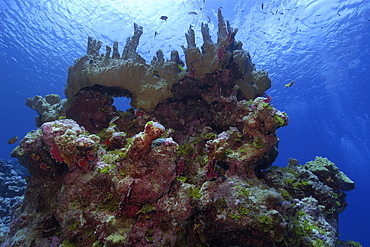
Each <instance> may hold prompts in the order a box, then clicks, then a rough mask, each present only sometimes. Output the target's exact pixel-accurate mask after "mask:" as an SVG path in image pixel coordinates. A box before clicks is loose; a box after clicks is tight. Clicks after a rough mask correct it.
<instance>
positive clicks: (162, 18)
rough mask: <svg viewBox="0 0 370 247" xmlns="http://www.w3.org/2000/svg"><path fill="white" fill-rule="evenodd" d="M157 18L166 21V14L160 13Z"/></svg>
mask: <svg viewBox="0 0 370 247" xmlns="http://www.w3.org/2000/svg"><path fill="white" fill-rule="evenodd" d="M159 19H161V20H164V21H167V19H168V16H165V15H162V16H161V17H159Z"/></svg>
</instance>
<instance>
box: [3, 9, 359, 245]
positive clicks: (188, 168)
mask: <svg viewBox="0 0 370 247" xmlns="http://www.w3.org/2000/svg"><path fill="white" fill-rule="evenodd" d="M134 28H135V32H134V36H133V37H132V38H129V39H128V41H127V43H126V47H125V48H124V51H123V54H122V55H120V54H119V53H118V43H115V45H114V46H113V56H112V57H110V52H111V48H107V49H106V50H107V54H105V56H104V55H102V56H101V55H99V48H100V47H101V45H102V43H101V42H98V41H96V40H93V39H91V38H90V39H89V43H88V52H87V55H85V56H84V57H82V58H80V59H78V60H76V62H75V64H74V66H72V67H70V69H69V76H68V84H67V86H66V90H65V92H66V95H67V97H68V98H69V102H68V104H67V107H66V109H65V111H63V112H60V113H59V115H60V116H62V117H59V118H60V119H54V120H53V121H45V122H44V123H43V124H42V125H41V127H40V128H39V129H38V130H36V131H32V132H30V133H28V134H27V135H26V136H25V137H24V138H23V140H22V141H21V142H20V144H19V146H18V147H17V148H16V149H14V151H13V152H12V156H13V157H17V158H18V159H19V161H20V163H21V164H22V165H23V166H25V167H26V168H28V170H29V173H30V174H31V179H30V180H29V182H28V186H27V191H26V195H25V199H24V202H23V204H22V205H21V206H20V207H19V208H17V210H15V212H14V214H13V216H12V217H13V219H12V222H11V225H10V228H11V229H10V232H9V234H8V236H7V238H6V240H5V242H4V244H3V246H338V239H337V235H338V226H337V225H338V214H339V213H341V212H342V211H343V210H344V209H345V207H346V202H345V196H346V195H345V194H344V192H343V191H346V190H351V189H353V188H354V183H353V182H352V181H351V180H350V179H349V178H348V177H346V176H345V175H344V174H343V173H341V172H340V171H338V169H337V167H336V166H335V165H334V164H333V163H331V162H330V161H328V160H327V159H324V158H321V157H317V158H316V159H315V161H312V162H309V163H307V164H306V165H299V164H298V162H297V161H296V160H293V159H292V160H290V161H289V165H288V166H287V167H272V166H271V165H272V163H273V161H274V160H275V158H276V157H277V155H278V149H277V145H278V137H277V136H276V130H277V129H278V128H280V127H284V126H286V125H287V124H288V116H287V114H286V113H284V112H281V111H279V110H277V109H275V108H274V107H273V106H272V105H271V97H269V96H267V97H266V96H264V91H265V90H267V89H268V88H269V87H270V79H269V78H268V76H267V73H266V72H264V71H257V70H256V69H255V66H254V64H253V63H252V62H251V60H250V57H249V54H248V52H247V51H244V50H242V44H241V43H240V42H237V41H235V35H236V33H237V30H236V29H232V28H231V27H230V25H229V23H228V22H225V21H224V19H223V17H222V15H221V12H219V30H218V41H217V43H213V42H212V41H211V39H210V36H209V31H208V26H207V25H202V34H203V40H204V44H203V46H202V47H201V49H199V48H197V47H196V45H195V41H194V40H195V36H194V31H193V30H192V29H190V30H189V32H188V33H187V34H186V39H187V43H188V47H186V48H185V47H183V49H184V53H185V55H186V67H187V72H186V71H184V70H183V67H182V66H184V64H185V63H184V62H182V61H181V60H180V59H179V56H178V53H177V52H172V54H171V59H170V60H166V61H165V60H164V56H163V53H162V52H158V53H157V55H156V57H155V58H154V59H153V61H152V62H151V64H150V65H149V64H146V63H145V60H144V59H142V58H141V57H140V55H139V54H138V53H137V52H136V47H137V44H138V42H139V38H140V35H141V33H142V32H143V30H142V28H141V27H139V26H138V25H136V24H135V27H134ZM122 95H125V96H130V97H132V102H131V104H132V106H133V107H134V108H135V109H136V110H134V109H129V110H127V111H126V112H122V111H119V110H116V109H115V107H114V106H113V105H112V104H113V96H122ZM39 114H40V115H42V113H40V112H39ZM57 115H58V114H57ZM64 117H65V118H66V119H63V118H64Z"/></svg>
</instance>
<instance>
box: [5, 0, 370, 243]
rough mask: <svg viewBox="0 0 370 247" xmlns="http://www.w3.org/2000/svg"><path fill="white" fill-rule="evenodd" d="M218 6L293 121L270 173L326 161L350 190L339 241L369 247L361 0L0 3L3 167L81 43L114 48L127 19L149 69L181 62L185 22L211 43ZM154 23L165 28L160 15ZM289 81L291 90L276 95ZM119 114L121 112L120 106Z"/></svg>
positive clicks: (368, 18)
mask: <svg viewBox="0 0 370 247" xmlns="http://www.w3.org/2000/svg"><path fill="white" fill-rule="evenodd" d="M262 3H263V8H262ZM219 7H222V11H223V15H224V16H225V18H226V19H228V20H230V23H231V25H232V26H233V27H237V28H239V32H238V34H237V36H236V39H237V40H240V41H242V42H243V43H244V46H243V47H244V49H247V50H249V52H250V54H251V56H252V60H253V62H254V63H255V64H256V66H257V68H258V69H265V70H266V71H268V72H269V75H270V78H271V79H272V88H271V89H269V90H268V94H270V95H271V96H272V98H273V104H274V105H275V106H276V107H277V108H278V109H279V110H283V111H286V112H287V113H288V115H289V117H290V124H289V126H288V127H285V128H282V129H280V130H279V131H278V136H279V138H280V146H279V150H280V155H279V157H278V159H277V160H276V162H275V165H280V166H283V165H286V163H287V160H288V158H290V157H292V158H296V159H298V160H299V161H300V163H301V164H304V163H305V162H307V161H309V160H313V159H314V158H315V156H317V155H321V156H325V157H328V158H329V159H330V160H332V161H333V162H335V163H336V164H337V166H338V167H339V169H340V170H342V171H344V172H345V173H346V174H347V175H348V176H349V177H350V178H351V179H353V180H354V181H355V182H356V185H357V188H356V189H355V190H354V191H351V192H349V193H348V203H349V206H348V208H347V209H346V210H345V211H344V212H343V213H342V214H341V215H340V233H341V235H342V236H341V239H345V240H346V239H351V240H356V241H360V242H361V243H362V244H363V246H370V236H369V234H368V232H369V227H368V222H370V213H369V209H370V206H369V205H370V199H369V195H370V193H369V192H370V189H369V181H370V180H369V170H370V169H369V165H370V164H369V163H370V162H369V160H370V150H369V149H370V145H369V140H370V134H369V131H370V119H369V114H370V111H369V108H370V97H369V95H368V93H369V88H370V79H369V75H370V73H369V71H370V57H369V55H370V2H369V1H366V0H362V1H361V0H357V1H355V0H345V1H339V0H331V1H325V0H316V1H315V0H290V1H289V0H277V1H255V0H251V1H236V0H235V1H234V0H218V1H217V0H213V1H211V0H193V1H191V0H157V1H150V0H146V1H138V0H136V1H128V0H126V1H118V0H117V1H113V0H105V1H98V0H89V1H87V0H69V1H67V0H59V1H51V0H50V1H47V0H29V1H22V0H0V106H1V107H0V113H1V128H0V159H8V158H10V155H9V154H10V152H11V150H12V149H13V148H14V147H15V145H9V144H7V142H8V139H9V138H11V137H13V136H19V137H21V138H22V136H24V135H25V134H26V133H27V132H28V131H30V130H32V129H35V126H34V123H35V122H34V117H35V116H37V114H36V112H35V111H33V110H31V109H29V108H27V107H26V106H25V100H26V99H27V98H28V97H33V96H34V95H42V96H45V95H47V94H50V93H57V94H59V95H62V96H63V98H64V93H63V89H64V85H65V83H66V79H67V70H68V66H70V65H72V64H73V61H74V60H75V59H77V58H79V57H81V56H83V55H84V54H85V52H86V45H87V36H89V35H90V36H92V37H93V38H96V39H99V40H102V41H103V42H104V45H112V43H113V41H115V40H117V41H119V42H120V48H119V49H120V51H122V49H123V45H124V43H125V41H126V39H127V37H129V36H130V35H132V32H133V22H136V23H138V24H139V25H141V26H143V27H144V34H143V36H142V37H141V40H140V45H139V47H138V51H139V52H140V53H141V54H142V56H143V57H144V58H146V59H147V61H148V62H149V61H150V59H151V57H152V56H153V55H154V54H155V51H157V50H158V49H162V50H163V51H164V52H165V56H167V58H168V57H169V53H170V50H172V49H176V50H178V51H179V52H180V53H181V54H182V49H181V48H180V46H181V45H186V40H185V38H184V33H185V32H186V31H187V29H188V28H189V25H192V26H193V27H194V29H195V31H196V32H197V43H198V44H201V42H202V40H201V38H200V37H201V35H200V23H201V22H202V21H203V22H208V21H209V20H211V22H210V23H209V25H210V29H211V35H212V37H213V39H214V40H215V37H216V32H217V17H216V13H217V8H219ZM189 12H196V13H197V15H194V14H188V13H189ZM163 15H164V16H168V20H167V21H162V20H160V19H159V17H160V16H163ZM155 32H158V33H159V35H157V36H156V37H154V33H155ZM103 47H104V46H103ZM101 52H102V53H104V49H102V50H101ZM182 56H183V55H182ZM291 80H294V81H295V83H294V85H293V87H290V88H286V87H284V85H285V84H287V83H288V82H290V81H291ZM116 106H117V107H118V108H119V109H122V110H124V109H126V108H128V107H129V106H128V103H127V101H123V100H119V101H117V102H116Z"/></svg>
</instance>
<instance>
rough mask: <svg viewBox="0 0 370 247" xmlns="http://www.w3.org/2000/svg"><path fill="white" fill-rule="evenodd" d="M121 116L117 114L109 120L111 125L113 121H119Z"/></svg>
mask: <svg viewBox="0 0 370 247" xmlns="http://www.w3.org/2000/svg"><path fill="white" fill-rule="evenodd" d="M119 117H120V116H115V117H114V118H112V119H111V120H110V121H109V125H111V124H112V123H114V122H115V121H117V120H118V119H119Z"/></svg>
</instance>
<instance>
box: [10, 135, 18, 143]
mask: <svg viewBox="0 0 370 247" xmlns="http://www.w3.org/2000/svg"><path fill="white" fill-rule="evenodd" d="M17 140H18V136H14V137H12V138H10V139H9V141H8V143H9V144H14V143H15V142H16V141H17Z"/></svg>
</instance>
